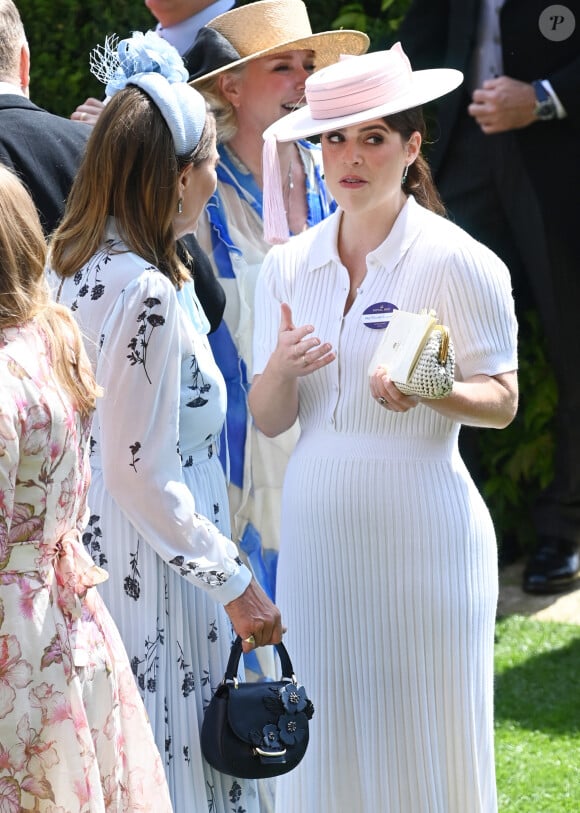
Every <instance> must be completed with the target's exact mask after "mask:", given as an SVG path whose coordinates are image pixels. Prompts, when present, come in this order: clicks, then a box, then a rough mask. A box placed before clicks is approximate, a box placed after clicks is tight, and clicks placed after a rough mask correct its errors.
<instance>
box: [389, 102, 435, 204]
mask: <svg viewBox="0 0 580 813" xmlns="http://www.w3.org/2000/svg"><path fill="white" fill-rule="evenodd" d="M384 120H385V122H386V123H387V125H388V126H389V127H390V128H391V130H394V131H395V132H397V133H399V135H400V136H401V138H402V139H403V142H407V141H408V140H409V139H410V138H411V136H412V134H413V133H415V132H418V133H419V134H420V136H421V141H422V143H425V138H426V135H427V127H426V124H425V118H424V116H423V111H422V108H420V107H413V108H411V109H410V110H403V111H402V112H400V113H393V115H392V116H385V119H384ZM403 188H404V191H405V192H407V193H408V194H410V195H413V196H414V198H415V199H416V201H417V203H420V204H421V206H424V207H425V208H426V209H430V210H431V211H432V212H435V213H436V214H438V215H445V206H444V204H443V201H442V200H441V197H440V195H439V192H438V191H437V189H436V187H435V183H434V182H433V176H432V175H431V169H430V168H429V164H428V163H427V160H426V158H425V157H424V155H423V154H422V153H419V155H418V156H417V158H416V159H415V161H414V162H413V163H412V164H411V165H410V166H409V174H408V175H407V180H406V181H405V184H404V187H403Z"/></svg>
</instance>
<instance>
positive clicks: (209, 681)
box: [60, 222, 258, 813]
mask: <svg viewBox="0 0 580 813" xmlns="http://www.w3.org/2000/svg"><path fill="white" fill-rule="evenodd" d="M60 300H61V301H63V302H65V303H66V304H68V305H69V306H70V307H71V308H72V310H73V312H74V315H75V317H76V318H77V320H78V323H79V324H80V326H81V329H82V330H83V333H84V335H85V337H86V342H87V347H88V349H89V353H90V354H91V355H92V359H93V362H94V363H95V366H96V371H97V380H98V382H99V383H100V384H101V385H102V386H103V388H104V397H103V398H102V399H100V401H99V403H98V406H97V415H96V420H95V422H94V426H93V447H92V453H91V464H92V470H93V483H92V486H91V491H90V494H89V504H90V513H91V517H90V522H89V525H88V527H87V529H86V532H85V534H84V540H83V541H84V543H85V546H86V548H87V550H88V551H89V552H90V554H91V555H92V557H93V559H94V561H95V562H96V563H97V564H99V565H100V566H101V567H103V568H106V569H107V570H108V572H109V576H110V578H109V580H108V582H107V584H106V585H104V589H103V590H102V595H103V597H104V599H105V601H106V603H107V605H108V607H109V609H110V611H111V614H112V615H113V617H114V618H115V620H116V622H117V624H118V626H119V629H120V631H121V635H122V637H123V641H124V643H125V646H126V648H127V651H128V653H129V658H130V660H131V664H132V667H133V673H134V675H135V679H136V681H137V683H138V685H139V688H140V690H141V693H142V696H143V699H144V701H145V705H146V707H147V710H148V712H149V716H150V719H151V725H152V727H153V731H154V734H155V739H156V742H157V744H158V746H159V749H160V751H161V755H162V757H163V759H164V763H165V771H166V775H167V778H168V782H169V788H170V792H171V795H172V801H173V805H174V808H175V811H176V813H186V811H187V812H188V813H189V811H196V813H197V812H198V811H203V810H209V811H211V813H255V811H257V809H258V802H257V790H256V784H255V782H252V781H248V780H237V779H234V778H233V777H228V776H225V775H221V774H219V773H217V772H216V771H214V770H213V769H211V768H210V767H209V766H208V765H207V763H206V762H205V761H204V759H203V758H202V755H201V752H200V745H199V731H200V727H201V722H202V719H203V712H204V709H205V707H206V706H207V704H208V702H209V700H210V697H211V694H212V690H214V689H215V688H216V686H217V684H218V683H219V681H220V680H221V678H222V677H223V673H224V670H225V665H226V663H227V657H228V654H229V650H230V645H231V641H232V628H231V624H230V622H229V619H228V617H227V615H226V613H225V611H224V609H223V604H226V603H227V602H228V601H230V600H232V599H233V598H235V597H237V596H238V595H240V594H241V593H242V592H243V590H244V589H245V586H246V585H247V584H248V582H249V579H250V574H249V571H248V570H247V568H246V567H245V566H244V565H242V564H241V562H240V560H239V558H238V551H237V548H236V546H235V545H234V543H233V542H232V541H231V539H230V523H229V510H228V498H227V491H226V485H225V479H224V474H223V470H222V467H221V465H220V462H219V459H218V455H217V451H216V441H217V438H218V436H219V433H220V431H221V428H222V424H223V421H224V417H225V409H226V395H225V385H224V381H223V378H222V375H221V373H220V372H219V370H218V368H217V366H216V364H215V361H214V359H213V355H212V352H211V349H210V347H209V344H208V341H207V336H206V333H207V331H208V329H209V326H208V323H207V320H206V318H205V314H204V313H203V310H202V309H201V306H200V305H199V303H198V300H197V297H196V295H195V291H194V286H193V283H187V284H186V285H185V286H184V287H183V288H182V290H180V291H176V289H175V287H174V286H173V285H172V284H171V283H170V281H169V280H168V279H167V277H165V276H164V275H163V274H162V273H160V272H159V270H158V269H157V268H155V267H153V266H151V265H150V264H149V263H147V262H145V261H144V260H143V259H141V258H140V257H138V256H136V255H135V254H132V253H130V252H129V251H128V249H127V248H126V247H125V246H124V245H123V243H122V242H121V241H120V238H119V236H118V235H117V234H116V232H115V228H114V222H111V223H110V226H109V232H108V234H107V241H106V243H105V244H104V246H103V247H102V250H101V251H99V252H98V253H97V254H95V255H94V256H93V257H92V258H91V260H90V261H89V262H88V263H87V264H86V266H84V267H83V268H82V269H80V271H79V272H78V273H77V274H76V275H75V276H74V277H71V278H68V279H66V280H65V281H64V283H63V285H62V289H61V293H60Z"/></svg>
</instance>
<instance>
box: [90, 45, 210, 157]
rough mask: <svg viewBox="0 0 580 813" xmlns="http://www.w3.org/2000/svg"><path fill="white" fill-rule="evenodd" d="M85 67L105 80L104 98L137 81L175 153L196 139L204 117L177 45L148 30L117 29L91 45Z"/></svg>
mask: <svg viewBox="0 0 580 813" xmlns="http://www.w3.org/2000/svg"><path fill="white" fill-rule="evenodd" d="M90 70H91V73H92V74H93V75H94V76H96V78H97V79H98V80H99V81H100V82H102V83H103V84H104V85H106V94H107V96H108V97H111V96H114V95H115V93H118V92H119V91H120V90H123V89H124V88H126V87H127V85H136V86H137V87H139V88H141V90H143V91H145V93H147V95H148V96H150V97H151V99H152V100H153V102H154V103H155V104H156V106H157V107H158V109H159V111H160V113H161V115H162V116H163V118H164V119H165V121H166V123H167V126H168V127H169V129H170V131H171V135H172V137H173V142H174V144H175V153H176V155H178V156H182V155H187V154H189V153H190V152H192V150H194V149H195V147H196V146H197V145H198V143H199V139H200V138H201V134H202V131H203V128H204V125H205V120H206V116H207V105H206V102H205V99H204V98H203V96H202V95H201V94H200V93H198V91H196V90H195V89H194V88H192V87H190V86H189V85H188V84H187V79H188V76H189V74H188V71H187V69H186V67H185V65H184V64H183V60H182V59H181V57H180V56H179V53H178V52H177V51H176V49H175V48H174V47H173V46H172V45H170V44H169V43H168V42H167V41H166V40H164V39H162V38H161V37H159V36H158V35H157V34H155V33H154V32H153V31H147V33H145V34H143V33H142V32H140V31H135V32H134V33H133V35H132V36H131V37H129V38H128V39H124V40H119V38H118V37H117V36H116V34H113V35H111V36H109V37H107V38H106V40H105V44H104V45H99V46H97V47H96V48H94V49H93V51H92V53H91V56H90Z"/></svg>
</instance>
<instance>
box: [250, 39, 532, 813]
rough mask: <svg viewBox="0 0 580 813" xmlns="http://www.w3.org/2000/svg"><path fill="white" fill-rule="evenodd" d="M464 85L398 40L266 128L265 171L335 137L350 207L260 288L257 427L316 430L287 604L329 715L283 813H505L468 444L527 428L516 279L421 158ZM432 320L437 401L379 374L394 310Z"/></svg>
mask: <svg viewBox="0 0 580 813" xmlns="http://www.w3.org/2000/svg"><path fill="white" fill-rule="evenodd" d="M461 78H462V77H461V74H460V73H458V72H457V71H452V70H428V71H417V72H412V70H411V66H410V65H409V62H408V60H407V58H406V56H405V55H404V53H403V51H402V49H401V47H400V46H399V45H397V46H394V47H393V48H392V49H391V50H390V51H383V52H377V53H373V54H367V55H365V56H360V57H351V58H348V59H345V60H343V61H341V62H340V63H339V64H337V65H332V66H330V67H329V68H327V69H325V70H322V71H320V72H319V73H317V74H315V75H314V76H312V77H310V78H309V79H308V80H307V82H306V99H307V106H306V107H304V108H302V109H301V110H298V111H296V112H294V113H291V114H290V115H289V116H287V117H286V118H285V119H281V120H280V121H278V122H276V123H275V124H274V125H273V126H272V127H271V128H270V129H269V130H268V131H267V132H266V134H265V137H266V147H267V150H266V159H267V157H268V150H271V147H272V146H273V145H274V146H275V142H276V140H278V141H286V140H291V139H295V138H297V137H303V136H308V135H313V134H321V140H322V155H323V162H324V169H325V177H326V181H327V183H328V187H329V190H330V191H331V193H332V194H333V195H334V197H335V198H336V200H337V202H338V206H339V208H338V210H337V211H336V212H335V213H334V214H333V215H331V216H330V217H329V218H327V219H326V220H325V221H323V222H322V223H320V224H319V225H318V226H315V227H314V228H312V229H310V230H309V231H308V232H306V233H304V234H300V235H298V236H296V237H293V238H291V240H290V241H289V242H288V243H287V244H286V245H284V246H275V247H274V248H272V250H271V252H270V254H269V255H268V257H267V258H266V260H265V262H264V265H263V268H262V272H261V275H260V279H259V281H258V286H257V291H256V329H255V342H254V369H255V372H256V375H255V377H254V379H253V383H252V388H251V390H250V396H249V403H250V407H251V409H252V413H253V416H254V419H255V421H256V423H257V425H258V427H260V429H261V430H262V431H263V432H265V433H266V434H267V435H276V434H277V433H278V432H282V431H284V430H285V429H286V428H287V427H288V426H290V425H291V424H292V423H293V422H294V421H295V420H296V417H299V419H300V426H301V437H300V440H299V442H298V445H297V447H296V449H295V451H294V453H293V456H292V459H291V461H290V464H289V467H288V470H287V474H286V479H285V483H284V493H283V506H282V541H281V551H280V561H279V565H278V581H277V599H278V601H279V604H280V607H281V608H282V609H283V612H284V617H285V621H286V622H287V624H288V643H289V646H290V648H291V650H292V652H293V655H294V657H295V660H296V662H297V663H299V664H300V669H301V671H302V672H303V674H304V675H305V676H307V678H308V685H309V688H310V689H311V692H312V697H313V700H314V702H315V704H316V710H317V712H316V713H317V716H316V720H317V723H316V725H314V726H312V740H311V744H310V747H309V751H308V753H307V755H306V757H305V759H304V761H303V763H302V764H301V765H300V766H299V767H298V769H297V770H296V771H295V772H294V773H293V774H292V775H288V776H287V777H285V778H281V779H280V780H279V784H278V788H277V799H278V806H277V811H279V813H305V811H308V813H310V812H311V811H316V813H327V812H328V813H330V812H331V811H332V813H334V811H336V810H349V811H351V810H352V811H354V810H356V811H359V810H360V811H363V810H364V811H365V813H369V812H370V811H380V813H411V811H412V813H434V812H435V811H436V813H466V811H469V813H493V811H495V810H496V809H497V802H496V791H495V777H494V759H493V721H492V715H493V635H494V620H495V608H496V599H497V555H496V545H495V536H494V529H493V525H492V521H491V518H490V515H489V513H488V511H487V508H486V506H485V504H484V502H483V500H482V498H481V496H480V494H479V493H478V491H477V490H476V488H475V486H474V484H473V482H472V480H471V478H470V476H469V474H468V472H467V469H466V467H465V465H464V463H463V461H462V460H461V458H460V456H459V453H458V450H457V437H458V433H459V429H460V426H461V424H462V423H465V424H470V425H473V426H486V427H495V428H502V427H505V426H507V425H508V424H509V423H510V421H511V420H512V419H513V417H514V415H515V412H516V407H517V374H516V366H517V359H516V333H517V326H516V321H515V316H514V307H513V300H512V296H511V286H510V278H509V273H508V270H507V268H506V267H505V266H504V265H503V264H502V263H501V261H500V260H499V259H498V258H497V257H496V256H495V255H494V254H492V253H491V252H490V251H489V250H488V249H487V248H485V247H484V246H483V245H481V244H479V243H477V242H475V241H474V240H473V239H472V238H471V237H469V236H468V235H467V234H466V233H465V232H463V231H462V230H460V229H459V228H457V227H456V226H455V225H454V224H452V223H451V222H449V221H447V220H446V219H444V217H442V216H441V212H442V207H441V204H440V203H439V199H438V196H437V193H436V191H435V189H434V188H433V185H432V181H431V177H430V175H429V172H428V169H427V165H426V163H425V161H424V159H423V157H422V156H421V152H420V148H421V142H422V139H423V131H424V124H423V119H422V114H421V110H420V107H418V106H420V105H421V104H422V103H424V102H427V101H429V100H431V99H435V98H437V97H439V96H441V95H443V94H445V93H447V92H449V91H451V90H452V89H453V88H454V87H456V86H457V85H458V84H459V83H460V81H461ZM270 157H271V155H270ZM268 163H269V162H268V160H265V164H266V165H268ZM266 171H268V173H269V172H270V170H266V169H265V172H266ZM268 178H269V175H267V181H268ZM269 188H270V187H269V185H268V186H267V189H266V191H268V189H269ZM275 191H276V190H275V189H274V192H275ZM278 193H279V190H278ZM276 200H277V196H276V194H274V195H273V196H272V203H273V204H274V205H276ZM279 201H280V197H279V194H278V205H281V204H280V202H279ZM273 213H274V214H275V213H276V211H275V209H274V212H273ZM272 225H273V227H274V230H275V229H276V227H277V222H276V219H275V218H274V220H273V223H272ZM423 308H427V309H431V308H433V309H435V310H436V312H437V315H438V316H439V318H440V319H441V321H443V322H444V323H445V324H446V325H448V326H449V328H450V335H451V338H452V340H453V342H454V345H455V354H456V380H455V382H454V384H453V389H452V391H451V393H450V394H449V395H447V396H446V397H444V398H441V399H440V400H429V399H426V398H421V397H418V396H416V395H404V394H403V393H402V392H400V391H399V390H398V389H397V387H396V386H395V384H394V383H393V382H392V381H391V380H390V378H389V375H388V372H387V371H386V370H385V368H383V367H378V368H376V369H372V370H371V371H369V369H368V368H369V365H370V363H371V360H372V358H373V356H374V353H375V351H376V350H377V347H378V345H379V344H380V342H381V335H382V333H383V330H384V328H385V327H386V325H387V324H388V322H389V314H390V313H392V312H393V311H394V310H395V309H401V310H404V311H412V312H419V311H420V310H421V309H423ZM369 372H371V374H370V378H369Z"/></svg>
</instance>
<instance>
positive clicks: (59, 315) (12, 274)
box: [0, 165, 99, 417]
mask: <svg viewBox="0 0 580 813" xmlns="http://www.w3.org/2000/svg"><path fill="white" fill-rule="evenodd" d="M46 251H47V248H46V241H45V238H44V234H43V231H42V227H41V225H40V220H39V217H38V212H37V211H36V207H35V205H34V203H33V201H32V198H31V197H30V195H29V193H28V192H27V190H26V189H25V187H24V185H23V184H22V183H21V181H20V180H19V179H18V178H17V177H16V175H15V174H14V173H13V172H12V171H11V170H10V169H8V168H7V167H4V166H1V165H0V328H5V327H14V326H16V325H22V324H25V323H26V322H30V321H31V320H33V319H34V321H35V323H36V324H37V325H38V326H39V328H40V329H41V331H42V333H43V334H44V336H45V338H46V342H47V345H48V348H49V353H50V357H51V360H52V363H53V369H54V374H55V377H56V379H57V381H58V382H59V383H60V384H61V386H62V387H63V388H64V389H65V390H66V392H68V394H69V395H70V397H71V399H72V401H73V403H74V404H75V406H76V408H77V409H78V410H79V412H80V413H81V414H82V415H83V416H84V417H86V416H88V415H90V413H91V412H92V411H93V410H94V408H95V403H96V398H97V395H98V392H99V390H98V387H97V385H96V382H95V378H94V375H93V372H92V370H91V367H90V363H89V361H88V358H87V355H86V353H85V349H84V346H83V341H82V337H81V334H80V331H79V329H78V327H77V325H76V323H75V321H74V319H73V318H72V315H71V314H70V312H69V311H68V309H67V308H65V307H63V306H62V305H58V304H57V303H55V302H53V301H52V300H51V298H50V294H49V291H48V286H47V283H46V276H45V273H44V267H45V262H46Z"/></svg>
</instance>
